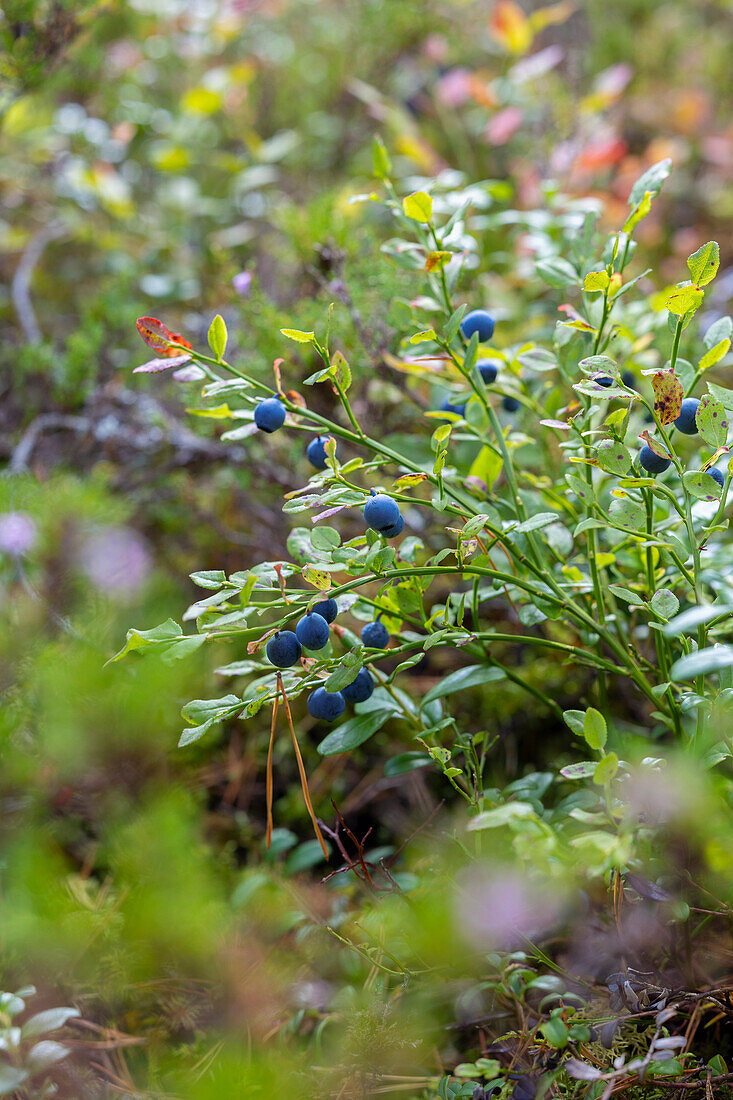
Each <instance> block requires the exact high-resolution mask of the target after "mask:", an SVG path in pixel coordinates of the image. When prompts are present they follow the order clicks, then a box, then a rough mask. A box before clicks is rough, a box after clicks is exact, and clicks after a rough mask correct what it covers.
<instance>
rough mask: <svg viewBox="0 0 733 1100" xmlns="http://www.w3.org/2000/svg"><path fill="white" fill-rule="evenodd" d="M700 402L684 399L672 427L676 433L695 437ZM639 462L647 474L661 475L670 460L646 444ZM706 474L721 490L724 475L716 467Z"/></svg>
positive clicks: (690, 398)
mask: <svg viewBox="0 0 733 1100" xmlns="http://www.w3.org/2000/svg"><path fill="white" fill-rule="evenodd" d="M699 405H700V402H699V400H698V399H697V398H696V397H686V398H685V399H684V401H683V402H682V408H681V409H680V415H679V416H678V417H677V419H676V420H675V421H674V426H675V428H676V429H677V431H678V432H682V434H683V435H697V432H698V428H697V420H696V415H697V410H698V408H699ZM639 462H640V463H641V465H642V466H643V467H644V469H645V470H646V471H647V473H649V474H661V473H663V472H664V471H665V470H666V469H667V468H668V467H669V465H670V463H671V459H669V458H663V457H662V455H658V454H657V453H656V451H653V450H652V449H651V447H650V446H649V444H648V443H645V444H644V446H643V447H642V448H641V450H640V451H639ZM706 473H708V474H710V476H711V478H712V479H713V481H717V483H718V485H719V486H720V487H721V489H722V488H723V485H724V484H725V475H724V474H723V471H722V470H719V469H718V468H717V466H711V467H710V469H709V470H707V471H706Z"/></svg>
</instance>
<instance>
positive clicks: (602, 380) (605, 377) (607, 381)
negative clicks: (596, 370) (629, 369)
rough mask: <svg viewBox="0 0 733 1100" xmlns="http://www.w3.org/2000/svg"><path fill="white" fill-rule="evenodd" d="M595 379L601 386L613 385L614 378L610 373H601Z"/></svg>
mask: <svg viewBox="0 0 733 1100" xmlns="http://www.w3.org/2000/svg"><path fill="white" fill-rule="evenodd" d="M595 381H596V382H597V383H598V385H599V386H612V385H613V378H611V375H610V374H601V375H599V377H598V378H596V380H595Z"/></svg>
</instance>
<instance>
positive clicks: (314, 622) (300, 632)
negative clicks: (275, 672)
mask: <svg viewBox="0 0 733 1100" xmlns="http://www.w3.org/2000/svg"><path fill="white" fill-rule="evenodd" d="M295 636H296V638H297V639H298V641H299V642H300V644H301V645H302V646H304V647H305V648H306V649H323V647H324V646H325V645H327V644H328V623H327V622H326V620H325V619H324V618H323V615H319V614H318V612H317V611H309V612H307V614H305V615H304V616H303V618H302V619H300V620H299V621H298V624H297V626H296V627H295Z"/></svg>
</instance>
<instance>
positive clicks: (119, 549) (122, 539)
mask: <svg viewBox="0 0 733 1100" xmlns="http://www.w3.org/2000/svg"><path fill="white" fill-rule="evenodd" d="M81 565H82V569H83V570H84V572H85V574H86V575H87V577H88V578H89V580H90V581H91V582H92V584H93V585H94V586H95V587H96V588H98V589H100V591H103V592H107V593H110V594H112V595H123V596H124V595H131V594H132V593H134V592H136V591H137V590H138V589H139V588H141V586H142V585H143V584H144V583H145V581H146V580H147V579H148V577H149V575H150V571H151V569H152V561H151V557H150V552H149V550H148V548H147V544H146V543H145V541H144V539H143V538H142V537H141V536H140V535H138V533H137V532H136V531H133V530H132V529H131V528H129V527H107V528H105V529H104V530H103V531H98V532H97V533H96V534H94V535H91V536H90V537H89V538H88V539H87V540H86V541H85V543H84V545H83V547H82V551H81Z"/></svg>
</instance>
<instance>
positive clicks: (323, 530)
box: [310, 527, 341, 550]
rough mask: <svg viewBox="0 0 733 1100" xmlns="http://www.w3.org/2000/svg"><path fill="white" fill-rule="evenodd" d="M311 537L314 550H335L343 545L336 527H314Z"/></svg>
mask: <svg viewBox="0 0 733 1100" xmlns="http://www.w3.org/2000/svg"><path fill="white" fill-rule="evenodd" d="M310 537H311V545H312V546H313V549H314V550H333V549H335V547H337V546H340V545H341V536H340V535H339V533H338V531H337V530H336V529H335V528H334V527H314V528H313V530H312V531H311V533H310Z"/></svg>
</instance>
